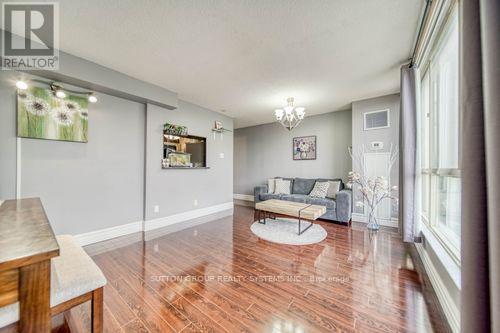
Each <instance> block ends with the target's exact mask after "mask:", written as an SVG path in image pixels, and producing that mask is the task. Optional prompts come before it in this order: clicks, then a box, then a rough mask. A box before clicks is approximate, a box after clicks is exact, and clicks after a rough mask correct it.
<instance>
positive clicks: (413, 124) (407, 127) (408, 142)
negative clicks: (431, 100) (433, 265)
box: [399, 65, 418, 242]
mask: <svg viewBox="0 0 500 333" xmlns="http://www.w3.org/2000/svg"><path fill="white" fill-rule="evenodd" d="M417 78H418V75H417V71H416V69H415V67H414V66H413V67H410V65H405V66H403V67H401V111H400V117H399V122H400V124H399V148H400V151H399V221H401V222H400V223H401V225H402V230H403V240H404V241H405V242H414V241H415V240H418V238H416V236H417V232H418V231H417V225H416V222H417V221H416V219H415V199H416V198H415V171H416V165H415V163H416V151H417V149H416V148H417V146H416V140H417Z"/></svg>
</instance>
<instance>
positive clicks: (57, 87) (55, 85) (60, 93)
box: [16, 79, 97, 103]
mask: <svg viewBox="0 0 500 333" xmlns="http://www.w3.org/2000/svg"><path fill="white" fill-rule="evenodd" d="M31 81H33V82H37V83H41V84H45V85H47V86H49V88H50V90H51V91H52V93H53V94H54V96H56V97H57V98H66V94H67V93H71V94H75V95H85V96H87V99H88V101H89V102H90V103H96V102H97V97H96V96H95V94H94V92H93V91H78V90H71V89H66V88H63V86H62V84H61V83H59V82H47V81H44V80H39V79H33V80H31ZM16 87H17V89H20V90H26V89H28V87H29V85H28V83H27V82H25V81H22V80H18V81H17V82H16Z"/></svg>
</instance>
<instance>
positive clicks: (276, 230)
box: [250, 218, 327, 245]
mask: <svg viewBox="0 0 500 333" xmlns="http://www.w3.org/2000/svg"><path fill="white" fill-rule="evenodd" d="M308 225H309V222H308V221H302V222H301V228H302V230H303V229H304V228H307V226H308ZM298 228H299V221H298V220H295V219H287V218H277V219H276V220H272V219H269V218H268V219H266V224H261V223H259V222H254V223H253V224H252V226H251V227H250V229H251V230H252V232H253V233H254V234H255V235H256V236H258V237H260V238H262V239H265V240H267V241H270V242H273V243H279V244H288V245H308V244H314V243H319V242H321V241H322V240H323V239H325V238H326V235H327V234H326V230H325V229H324V228H323V227H322V226H320V225H319V224H313V225H312V227H310V228H309V229H307V230H306V231H305V232H304V233H303V234H302V235H300V236H299V235H298V234H297V232H298Z"/></svg>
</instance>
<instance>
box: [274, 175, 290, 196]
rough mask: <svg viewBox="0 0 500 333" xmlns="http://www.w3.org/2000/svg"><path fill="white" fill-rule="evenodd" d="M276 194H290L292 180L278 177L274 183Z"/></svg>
mask: <svg viewBox="0 0 500 333" xmlns="http://www.w3.org/2000/svg"><path fill="white" fill-rule="evenodd" d="M274 193H275V194H290V181H289V180H284V179H276V182H275V185H274Z"/></svg>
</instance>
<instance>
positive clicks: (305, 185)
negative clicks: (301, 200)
mask: <svg viewBox="0 0 500 333" xmlns="http://www.w3.org/2000/svg"><path fill="white" fill-rule="evenodd" d="M315 182H316V180H315V179H306V178H295V179H294V181H293V189H292V193H293V194H309V193H310V192H311V191H312V189H313V187H314V183H315Z"/></svg>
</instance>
